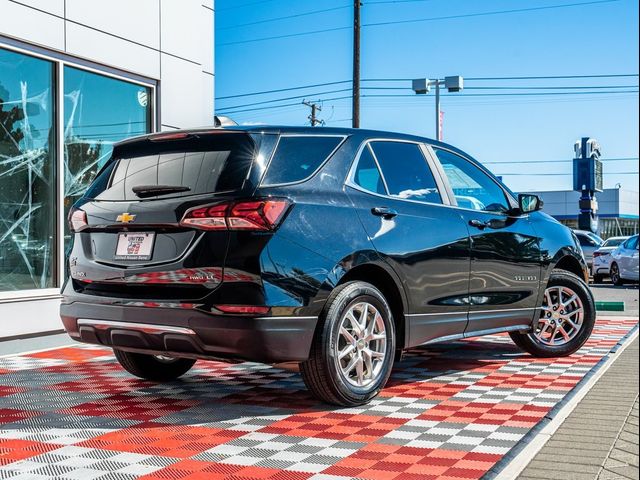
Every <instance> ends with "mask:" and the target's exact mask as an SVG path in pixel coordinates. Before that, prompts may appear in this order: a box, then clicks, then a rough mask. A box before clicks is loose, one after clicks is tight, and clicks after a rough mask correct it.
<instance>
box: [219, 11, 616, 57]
mask: <svg viewBox="0 0 640 480" xmlns="http://www.w3.org/2000/svg"><path fill="white" fill-rule="evenodd" d="M619 1H621V0H592V1H589V2H576V3H565V4H560V5H545V6H542V7H528V8H516V9H511V10H494V11H490V12H477V13H463V14H458V15H445V16H441V17H428V18H414V19H408V20H391V21H387V22H376V23H365V24H363V25H362V26H363V27H380V26H386V25H402V24H407V23H420V22H435V21H440V20H455V19H460V18H471V17H486V16H492V15H506V14H512V13H525V12H533V11H541V10H551V9H559V8H571V7H579V6H585V5H598V4H604V3H613V2H619ZM350 29H351V26H345V27H334V28H324V29H320V30H311V31H307V32H297V33H289V34H284V35H273V36H269V37H259V38H252V39H247V40H237V41H233V42H225V43H219V44H218V46H227V45H241V44H246V43H253V42H264V41H267V40H277V39H281V38H293V37H301V36H306V35H316V34H320V33H328V32H337V31H340V30H350Z"/></svg>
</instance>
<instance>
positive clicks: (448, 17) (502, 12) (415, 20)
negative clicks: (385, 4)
mask: <svg viewBox="0 0 640 480" xmlns="http://www.w3.org/2000/svg"><path fill="white" fill-rule="evenodd" d="M619 1H620V0H593V1H590V2H577V3H565V4H560V5H545V6H542V7H528V8H514V9H512V10H495V11H492V12H478V13H462V14H459V15H446V16H442V17H428V18H412V19H409V20H390V21H388V22H376V23H365V24H364V25H363V27H380V26H383V25H403V24H407V23H421V22H434V21H437V20H453V19H458V18H470V17H486V16H490V15H506V14H510V13H523V12H534V11H540V10H551V9H558V8H569V7H579V6H584V5H597V4H601V3H613V2H619Z"/></svg>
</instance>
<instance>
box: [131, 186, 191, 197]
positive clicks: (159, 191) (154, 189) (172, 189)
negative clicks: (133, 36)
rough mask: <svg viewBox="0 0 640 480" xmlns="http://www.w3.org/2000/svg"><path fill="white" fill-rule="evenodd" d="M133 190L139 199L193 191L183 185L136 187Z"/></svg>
mask: <svg viewBox="0 0 640 480" xmlns="http://www.w3.org/2000/svg"><path fill="white" fill-rule="evenodd" d="M131 190H133V193H135V194H136V195H137V196H138V197H139V198H148V197H156V196H158V195H168V194H170V193H180V192H188V191H189V190H191V189H190V188H189V187H184V186H182V185H136V186H135V187H133V188H132V189H131Z"/></svg>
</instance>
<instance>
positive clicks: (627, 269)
mask: <svg viewBox="0 0 640 480" xmlns="http://www.w3.org/2000/svg"><path fill="white" fill-rule="evenodd" d="M610 275H611V281H612V282H613V283H614V284H616V285H624V283H625V282H638V280H639V279H640V270H639V269H638V235H634V236H633V237H630V238H629V239H628V240H627V241H626V242H624V243H623V244H622V245H620V246H619V247H618V248H616V249H615V250H614V251H613V252H611V268H610Z"/></svg>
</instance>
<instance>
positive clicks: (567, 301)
mask: <svg viewBox="0 0 640 480" xmlns="http://www.w3.org/2000/svg"><path fill="white" fill-rule="evenodd" d="M583 320H584V306H583V304H582V300H581V298H580V296H579V295H578V294H577V293H576V292H574V291H573V290H572V289H571V288H569V287H564V286H554V287H549V288H547V289H546V290H545V292H544V301H543V304H542V307H541V312H540V319H539V320H538V326H537V327H536V330H535V331H534V332H533V334H532V335H533V336H534V338H535V340H536V341H538V342H540V343H542V344H544V345H550V346H561V345H565V344H567V343H568V342H570V341H571V340H572V339H574V338H575V337H576V335H578V332H579V331H580V329H581V328H582V323H583Z"/></svg>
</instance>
